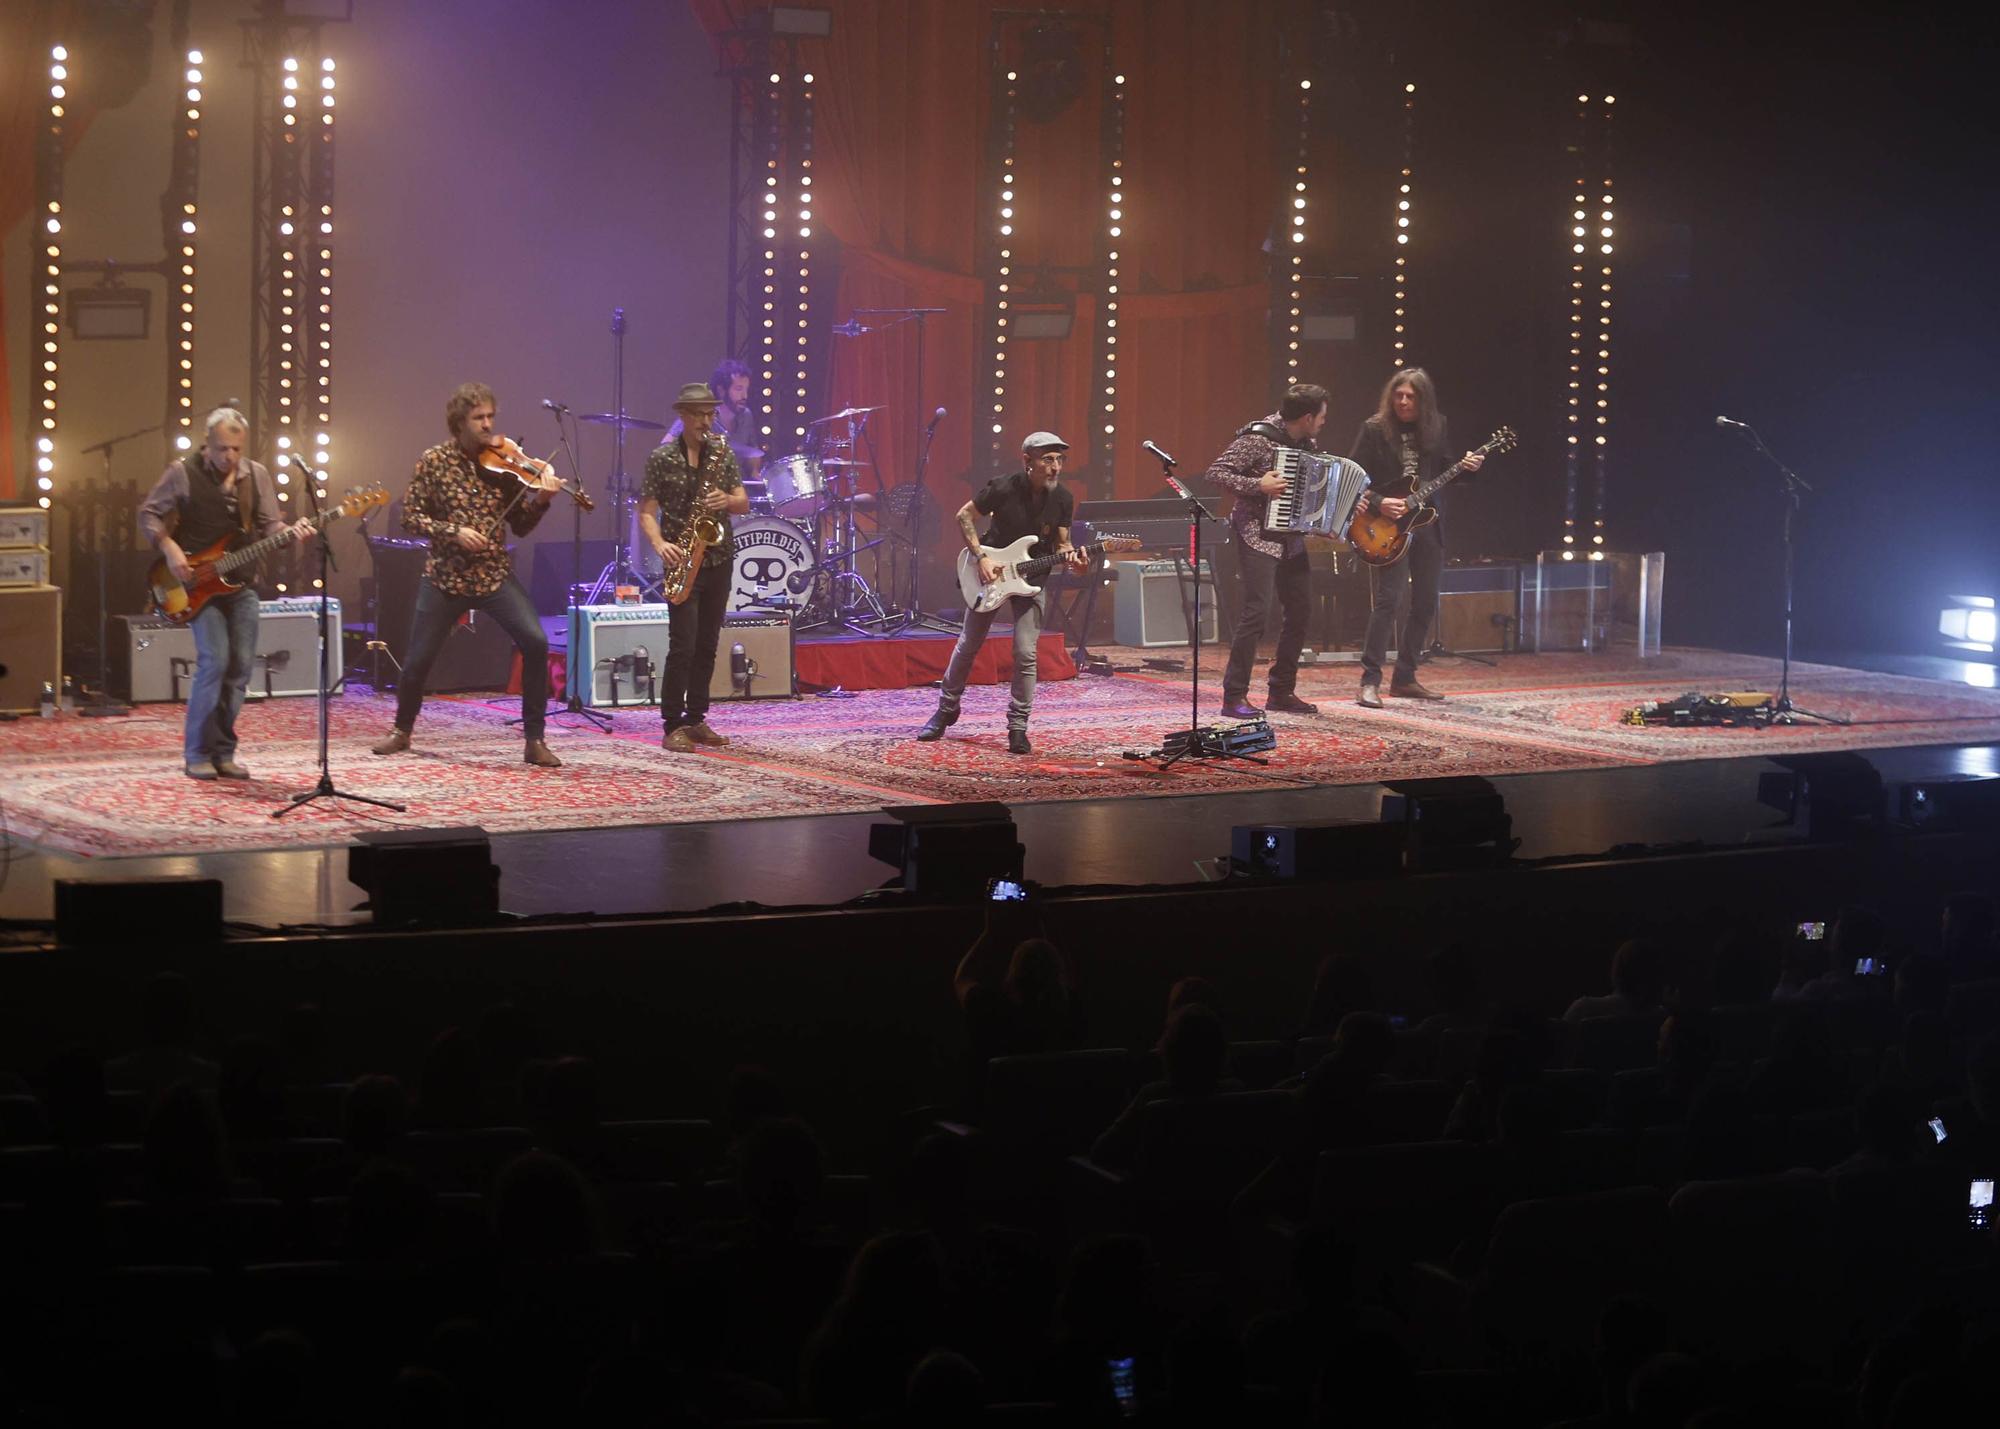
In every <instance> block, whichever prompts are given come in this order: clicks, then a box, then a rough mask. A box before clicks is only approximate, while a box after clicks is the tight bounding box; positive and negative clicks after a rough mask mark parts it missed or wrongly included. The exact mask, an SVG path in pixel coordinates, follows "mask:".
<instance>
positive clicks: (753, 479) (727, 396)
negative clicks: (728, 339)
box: [660, 357, 764, 496]
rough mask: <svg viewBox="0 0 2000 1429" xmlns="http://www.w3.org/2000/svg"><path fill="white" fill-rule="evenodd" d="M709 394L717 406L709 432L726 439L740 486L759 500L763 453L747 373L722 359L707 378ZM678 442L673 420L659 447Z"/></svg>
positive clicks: (677, 421)
mask: <svg viewBox="0 0 2000 1429" xmlns="http://www.w3.org/2000/svg"><path fill="white" fill-rule="evenodd" d="M708 390H709V391H711V392H713V393H714V394H715V400H716V402H717V404H718V405H717V406H716V409H715V417H714V422H713V425H711V426H710V428H709V430H710V431H712V432H714V433H716V434H717V435H718V436H721V437H723V438H725V439H727V441H728V442H729V449H730V450H731V451H733V452H735V453H736V465H737V467H738V468H739V469H740V470H741V472H742V475H743V484H744V485H745V486H747V487H749V488H750V493H751V495H753V496H759V495H761V494H762V492H763V485H764V484H763V482H762V481H761V480H760V479H759V476H758V473H759V471H760V469H761V468H762V467H763V465H764V452H763V450H762V448H760V447H759V446H758V445H757V413H756V411H755V410H754V409H753V408H752V407H751V406H750V369H749V368H747V367H745V366H744V365H743V364H742V363H740V362H738V361H737V360H736V359H735V358H733V357H725V358H723V359H722V361H720V362H718V363H716V364H715V371H713V372H711V373H709V374H708ZM680 439H681V423H680V419H679V418H678V417H676V418H675V419H674V424H673V425H672V426H671V427H669V428H667V434H666V436H664V437H663V438H661V439H660V445H661V446H663V447H664V446H669V445H671V444H672V443H674V442H677V441H679V440H680Z"/></svg>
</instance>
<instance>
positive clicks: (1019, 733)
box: [1007, 729, 1034, 754]
mask: <svg viewBox="0 0 2000 1429" xmlns="http://www.w3.org/2000/svg"><path fill="white" fill-rule="evenodd" d="M1007 752H1008V753H1009V754H1032V753H1033V752H1034V750H1033V748H1032V747H1031V746H1030V745H1029V743H1028V731H1026V730H1025V729H1010V730H1008V731H1007Z"/></svg>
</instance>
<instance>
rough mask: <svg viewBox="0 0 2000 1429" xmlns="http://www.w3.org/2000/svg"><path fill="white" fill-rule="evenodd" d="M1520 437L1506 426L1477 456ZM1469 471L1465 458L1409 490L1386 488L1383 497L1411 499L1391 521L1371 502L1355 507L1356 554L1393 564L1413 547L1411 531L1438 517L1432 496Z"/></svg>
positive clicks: (1351, 539)
mask: <svg viewBox="0 0 2000 1429" xmlns="http://www.w3.org/2000/svg"><path fill="white" fill-rule="evenodd" d="M1518 440H1519V438H1518V437H1516V436H1515V435H1514V429H1513V428H1511V427H1502V428H1500V430H1499V431H1497V432H1495V433H1494V434H1493V435H1492V436H1490V437H1488V438H1487V439H1486V444H1485V445H1484V446H1481V447H1478V448H1476V449H1475V451H1474V453H1473V454H1474V455H1476V456H1485V455H1486V454H1487V453H1489V452H1510V451H1512V450H1513V449H1514V444H1515V443H1516V442H1517V441H1518ZM1464 470H1465V459H1464V458H1463V457H1461V458H1460V459H1459V460H1457V461H1455V462H1453V463H1452V464H1451V465H1450V466H1448V467H1446V468H1445V469H1444V470H1443V471H1441V472H1439V473H1438V474H1437V475H1436V476H1434V477H1432V478H1431V479H1430V480H1429V481H1426V482H1421V483H1419V484H1418V485H1416V486H1415V487H1412V488H1411V489H1410V490H1409V491H1408V492H1396V491H1385V492H1381V493H1378V494H1379V495H1382V496H1398V495H1400V496H1402V498H1403V499H1404V500H1405V501H1407V502H1409V503H1410V505H1409V509H1408V510H1407V511H1405V512H1404V513H1403V514H1402V515H1401V516H1398V517H1396V518H1395V519H1394V520H1391V519H1390V518H1389V517H1387V516H1384V515H1382V513H1381V512H1379V511H1372V510H1370V509H1369V506H1368V503H1367V502H1365V501H1364V502H1362V503H1361V504H1360V505H1359V506H1357V507H1355V508H1354V519H1353V520H1352V521H1350V522H1348V523H1347V542H1348V544H1349V545H1351V546H1353V547H1354V554H1355V555H1357V556H1359V557H1361V559H1362V560H1364V561H1366V562H1367V563H1368V564H1369V565H1371V566H1393V565H1395V564H1396V562H1398V561H1400V560H1402V559H1403V552H1405V551H1407V550H1408V549H1409V548H1410V533H1411V532H1412V531H1415V530H1416V529H1417V528H1418V527H1419V526H1428V525H1429V524H1430V523H1431V522H1433V521H1435V520H1437V516H1438V513H1437V507H1435V506H1433V505H1431V504H1430V499H1431V498H1432V497H1433V496H1435V495H1437V493H1438V491H1439V490H1440V489H1441V488H1442V487H1444V486H1446V485H1447V484H1449V483H1450V482H1451V481H1452V480H1454V479H1455V478H1456V477H1457V476H1458V475H1459V474H1460V473H1461V472H1463V471H1464Z"/></svg>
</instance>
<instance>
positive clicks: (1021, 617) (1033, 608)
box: [938, 591, 1048, 729]
mask: <svg viewBox="0 0 2000 1429" xmlns="http://www.w3.org/2000/svg"><path fill="white" fill-rule="evenodd" d="M1047 603H1048V594H1047V592H1045V591H1036V592H1035V594H1034V595H1032V596H1026V595H1010V596H1008V597H1007V599H1005V600H1003V601H1001V602H1000V604H999V605H998V606H997V607H996V608H995V609H993V610H991V611H987V612H984V613H982V612H980V611H977V610H968V611H966V612H965V628H964V629H963V630H961V631H960V632H959V637H958V644H957V645H955V646H953V647H952V652H951V663H950V664H949V665H947V666H945V671H944V687H943V689H941V690H940V691H939V692H938V712H939V713H940V714H944V715H956V714H957V713H958V702H959V697H960V696H962V695H963V694H964V693H965V682H966V681H967V680H969V679H971V678H972V662H973V661H974V660H976V659H978V658H979V647H980V646H982V645H984V644H985V643H986V632H987V631H989V630H991V629H992V628H993V622H994V621H996V620H998V619H999V618H1000V615H1001V613H1002V612H1003V611H1004V612H1005V613H1007V614H1008V615H1009V616H1011V617H1012V619H1013V621H1014V678H1013V680H1012V681H1011V682H1010V683H1009V686H1008V690H1007V728H1009V729H1026V728H1027V727H1028V716H1029V714H1030V713H1032V712H1033V710H1034V708H1035V656H1036V654H1037V642H1039V641H1040V640H1041V638H1042V612H1043V609H1044V607H1045V606H1046V605H1047Z"/></svg>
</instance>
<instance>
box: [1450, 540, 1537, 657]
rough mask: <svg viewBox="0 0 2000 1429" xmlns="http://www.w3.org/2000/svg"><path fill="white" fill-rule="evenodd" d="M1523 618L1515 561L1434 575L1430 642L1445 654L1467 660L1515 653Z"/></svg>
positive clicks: (1454, 568)
mask: <svg viewBox="0 0 2000 1429" xmlns="http://www.w3.org/2000/svg"><path fill="white" fill-rule="evenodd" d="M1520 618H1521V567H1520V563H1519V562H1517V561H1485V562H1480V563H1478V564H1475V565H1448V566H1446V567H1445V568H1444V569H1443V570H1442V571H1440V572H1439V573H1438V620H1437V629H1436V630H1435V631H1434V632H1433V635H1434V637H1435V638H1436V639H1437V640H1438V642H1439V643H1441V644H1442V645H1443V646H1444V648H1445V649H1447V650H1462V651H1465V652H1466V653H1468V654H1473V653H1478V652H1482V651H1484V652H1493V651H1500V650H1510V649H1513V648H1515V647H1516V644H1517V643H1518V641H1517V640H1516V639H1514V638H1512V637H1514V636H1515V635H1516V633H1517V632H1518V629H1519V626H1520Z"/></svg>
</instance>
